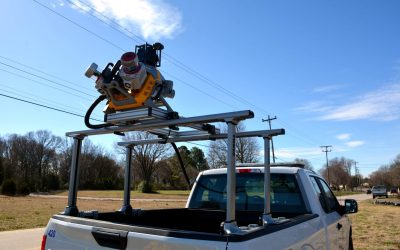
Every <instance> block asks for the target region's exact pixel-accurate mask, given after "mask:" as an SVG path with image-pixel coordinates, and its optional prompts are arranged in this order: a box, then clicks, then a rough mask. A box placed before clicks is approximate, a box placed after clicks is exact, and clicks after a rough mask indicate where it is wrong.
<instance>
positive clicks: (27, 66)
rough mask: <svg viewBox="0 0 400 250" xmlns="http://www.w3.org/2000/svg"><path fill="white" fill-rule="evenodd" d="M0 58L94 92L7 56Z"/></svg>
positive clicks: (90, 89)
mask: <svg viewBox="0 0 400 250" xmlns="http://www.w3.org/2000/svg"><path fill="white" fill-rule="evenodd" d="M0 58H3V59H5V60H7V61H9V62H12V63H15V64H18V65H20V66H23V67H25V68H28V69H31V70H33V71H36V72H39V73H41V74H43V75H47V76H49V77H52V78H55V79H57V80H60V81H63V82H66V83H68V84H71V85H74V86H76V87H78V88H84V89H86V90H87V91H92V90H93V89H92V88H88V87H85V86H82V85H81V84H77V83H74V82H71V81H68V80H65V79H63V78H61V77H59V76H56V75H52V74H49V73H47V72H44V71H43V70H40V69H37V68H34V67H32V66H29V65H26V64H23V63H21V62H18V61H17V60H14V59H11V58H9V57H5V56H2V55H0Z"/></svg>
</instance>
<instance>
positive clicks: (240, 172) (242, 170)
mask: <svg viewBox="0 0 400 250" xmlns="http://www.w3.org/2000/svg"><path fill="white" fill-rule="evenodd" d="M236 172H237V173H239V174H243V173H261V170H260V169H251V168H244V169H240V168H239V169H237V170H236Z"/></svg>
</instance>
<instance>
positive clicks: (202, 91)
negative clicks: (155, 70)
mask: <svg viewBox="0 0 400 250" xmlns="http://www.w3.org/2000/svg"><path fill="white" fill-rule="evenodd" d="M164 75H169V76H171V78H175V80H178V82H181V83H183V84H185V85H187V86H189V87H191V88H193V89H195V90H197V91H199V92H200V93H203V94H204V95H206V96H209V97H211V98H213V99H215V100H217V101H218V102H220V103H223V104H225V105H226V106H228V107H231V108H235V109H238V108H237V107H235V106H233V105H231V104H229V103H227V102H225V101H222V100H221V99H218V98H216V97H215V96H212V95H210V94H209V93H207V92H205V91H204V90H201V89H199V88H197V87H195V86H193V85H192V84H190V83H187V82H185V81H183V80H181V79H179V78H178V77H176V76H173V75H172V74H169V73H166V72H164Z"/></svg>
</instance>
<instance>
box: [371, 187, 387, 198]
mask: <svg viewBox="0 0 400 250" xmlns="http://www.w3.org/2000/svg"><path fill="white" fill-rule="evenodd" d="M371 192H372V198H374V199H375V197H379V196H384V197H386V198H388V194H387V189H386V187H385V186H384V185H379V186H373V187H372V189H371Z"/></svg>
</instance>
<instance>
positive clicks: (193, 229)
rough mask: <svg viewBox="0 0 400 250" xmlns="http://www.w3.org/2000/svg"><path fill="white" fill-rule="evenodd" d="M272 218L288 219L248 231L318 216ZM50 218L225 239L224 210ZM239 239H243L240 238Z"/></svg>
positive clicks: (244, 220)
mask: <svg viewBox="0 0 400 250" xmlns="http://www.w3.org/2000/svg"><path fill="white" fill-rule="evenodd" d="M261 214H262V212H260V211H238V212H237V213H236V218H237V223H238V225H239V226H248V225H249V224H259V217H260V215H261ZM273 217H286V218H288V219H290V220H289V221H287V222H285V223H282V224H278V225H271V226H268V227H259V228H258V229H257V230H252V231H251V232H258V235H259V234H260V233H261V234H268V233H271V232H275V231H279V230H282V229H284V228H287V227H291V226H294V225H296V224H299V223H302V222H304V221H307V220H310V219H312V218H315V217H317V215H314V214H284V213H275V214H273ZM53 219H56V220H61V221H65V222H71V223H77V224H83V225H87V226H93V227H100V228H109V229H116V230H124V231H128V232H140V233H148V234H155V235H163V236H171V235H174V236H173V237H184V238H186V237H190V238H198V237H200V238H204V237H205V236H207V238H208V240H226V237H223V235H222V233H221V222H223V221H224V220H225V211H223V210H208V209H188V208H179V209H158V210H136V211H134V213H132V215H124V214H122V213H120V212H108V213H99V214H98V215H97V216H96V218H93V217H92V218H80V217H72V216H65V215H55V216H53ZM248 234H250V231H249V233H247V234H245V235H248ZM245 235H242V236H245ZM235 237H236V236H235ZM254 237H255V236H254ZM239 238H240V239H242V240H244V238H243V237H239ZM239 238H238V239H239ZM245 238H247V237H245Z"/></svg>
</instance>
